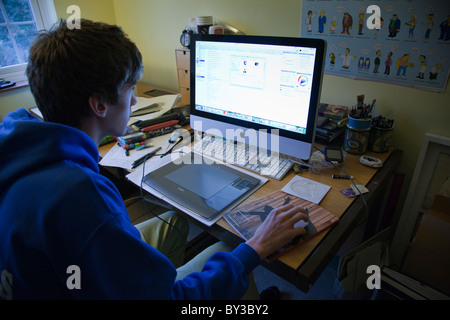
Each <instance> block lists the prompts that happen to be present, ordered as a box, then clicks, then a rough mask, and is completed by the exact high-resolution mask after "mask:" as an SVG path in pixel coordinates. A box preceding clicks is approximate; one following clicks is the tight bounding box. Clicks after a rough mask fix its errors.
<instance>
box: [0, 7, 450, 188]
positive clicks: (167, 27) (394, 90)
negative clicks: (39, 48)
mask: <svg viewBox="0 0 450 320" xmlns="http://www.w3.org/2000/svg"><path fill="white" fill-rule="evenodd" d="M423 1H425V0H423ZM70 4H77V5H79V6H80V8H81V13H82V16H83V17H86V18H90V19H94V20H102V21H105V22H109V23H117V24H118V25H121V26H122V27H123V29H124V30H125V31H126V32H127V33H128V34H129V36H130V37H131V39H133V41H135V42H136V43H137V45H138V47H139V48H140V50H141V52H142V54H143V59H144V75H143V79H142V81H143V82H146V83H149V84H152V85H156V86H160V87H165V88H168V89H175V90H176V89H177V74H176V66H175V52H174V49H175V48H179V47H180V46H181V45H180V43H179V37H180V35H181V31H182V30H183V29H184V27H185V25H186V24H187V23H188V21H189V18H190V17H196V16H199V15H212V16H214V17H215V18H216V19H219V20H222V21H224V22H227V23H229V24H231V25H233V26H234V27H236V28H238V29H240V30H242V31H243V32H245V33H246V34H254V35H273V36H292V37H297V36H298V35H299V34H300V25H301V23H300V13H301V0H277V1H273V0H227V1H223V0H96V1H90V0H81V1H80V0H79V1H76V0H55V7H56V10H57V14H58V17H66V18H67V17H68V16H69V15H68V14H67V13H66V12H65V11H66V8H67V6H68V5H70ZM17 91H19V90H17ZM359 94H365V95H366V99H367V101H371V100H372V99H377V107H376V109H375V113H381V114H383V115H385V116H388V117H392V118H394V119H395V132H394V146H395V147H396V148H399V149H402V150H403V151H404V158H403V164H402V166H401V170H402V171H403V172H405V173H406V174H407V178H406V179H407V180H406V182H405V187H404V192H405V191H406V190H407V187H408V183H409V180H410V179H411V177H412V173H413V171H414V167H415V163H416V160H417V157H418V154H419V150H420V146H421V143H422V139H423V136H424V134H425V133H426V132H432V133H435V134H441V135H445V136H450V126H449V125H448V122H449V121H450V90H449V88H448V86H447V89H446V91H445V93H433V92H428V91H423V90H417V89H411V88H407V87H402V86H397V85H392V84H383V83H377V82H370V81H356V80H351V79H346V78H342V77H336V76H329V75H325V76H324V80H323V86H322V95H321V101H322V102H328V103H335V104H343V105H348V106H351V105H354V104H355V102H356V96H357V95H359ZM5 101H6V102H7V104H8V108H15V107H19V106H22V105H24V104H29V101H30V95H29V92H27V91H26V90H21V91H19V92H17V93H13V94H10V95H9V96H7V97H6V98H5V96H4V94H1V95H0V106H1V107H0V117H1V116H2V115H4V111H3V110H4V109H5V108H4V107H3V106H4V104H5Z"/></svg>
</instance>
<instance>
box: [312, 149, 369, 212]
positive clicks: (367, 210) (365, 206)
mask: <svg viewBox="0 0 450 320" xmlns="http://www.w3.org/2000/svg"><path fill="white" fill-rule="evenodd" d="M314 148H316V149H317V150H319V151H320V152H322V150H321V149H319V148H317V147H316V146H314ZM327 163H330V164H331V165H332V166H333V167H335V168H337V169H338V170H340V171H342V173H344V174H345V175H347V176H348V177H349V179H350V181H351V182H352V185H353V186H354V187H355V189H356V190H357V191H358V192H359V195H360V196H361V199H362V201H363V203H364V208H365V209H366V214H367V216H369V208H368V206H367V202H366V199H365V198H364V196H363V194H362V192H361V191H360V190H359V189H358V186H357V185H356V184H355V182H354V181H353V179H352V178H351V175H349V174H348V173H347V171H345V170H344V168H341V167H338V166H337V165H335V164H334V163H333V162H327Z"/></svg>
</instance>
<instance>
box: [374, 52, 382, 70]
mask: <svg viewBox="0 0 450 320" xmlns="http://www.w3.org/2000/svg"><path fill="white" fill-rule="evenodd" d="M376 55H377V56H376V57H375V59H374V60H373V63H374V65H375V67H374V68H373V73H378V68H379V67H380V64H381V59H380V57H381V51H380V50H377V52H376Z"/></svg>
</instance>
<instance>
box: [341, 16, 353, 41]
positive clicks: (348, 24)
mask: <svg viewBox="0 0 450 320" xmlns="http://www.w3.org/2000/svg"><path fill="white" fill-rule="evenodd" d="M352 26H353V18H352V16H351V15H350V14H349V13H348V12H344V17H343V18H342V32H341V33H347V34H348V35H350V32H349V29H351V28H352Z"/></svg>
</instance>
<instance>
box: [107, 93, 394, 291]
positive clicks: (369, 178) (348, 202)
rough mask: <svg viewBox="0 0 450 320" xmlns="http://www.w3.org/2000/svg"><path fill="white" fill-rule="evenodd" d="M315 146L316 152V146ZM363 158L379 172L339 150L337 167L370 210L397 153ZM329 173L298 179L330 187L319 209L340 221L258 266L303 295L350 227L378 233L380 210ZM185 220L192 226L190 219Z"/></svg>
mask: <svg viewBox="0 0 450 320" xmlns="http://www.w3.org/2000/svg"><path fill="white" fill-rule="evenodd" d="M153 88H154V87H152V86H149V85H145V84H138V95H142V93H143V92H145V91H148V90H150V89H153ZM166 91H167V90H166ZM112 145H113V144H108V145H105V146H102V147H100V148H99V152H100V156H103V155H105V154H106V153H107V152H108V151H109V150H110V149H111V147H112ZM317 147H318V148H322V146H320V145H318V146H317ZM366 155H371V156H373V157H376V158H379V159H381V160H382V161H383V162H384V165H383V167H382V168H379V169H374V168H369V167H366V166H364V165H362V164H361V163H360V162H359V159H360V156H357V155H351V154H348V153H346V152H344V163H343V165H342V167H343V168H344V169H345V171H346V172H347V173H348V174H349V175H352V176H354V177H355V178H354V181H355V183H361V184H363V185H365V186H366V187H367V188H368V189H369V193H366V194H364V199H365V200H366V203H367V205H368V207H369V208H370V207H371V205H372V204H373V203H375V202H378V200H380V198H383V197H384V196H385V194H386V191H387V190H389V186H390V183H391V178H392V176H393V173H394V172H395V170H396V168H397V167H398V166H399V164H400V161H401V157H402V151H400V150H390V151H389V152H387V153H384V154H377V153H370V152H368V153H366ZM332 174H342V172H340V170H338V169H336V168H331V169H323V170H322V172H321V174H314V173H310V172H303V173H301V174H300V175H301V176H302V177H305V178H308V179H311V180H315V181H317V182H320V183H323V184H326V185H329V186H331V189H330V190H329V192H328V193H327V195H326V196H325V198H324V199H323V200H322V201H321V202H320V204H319V205H320V206H321V207H323V208H325V209H327V210H328V211H330V212H332V213H333V214H335V215H336V216H338V217H339V218H340V221H339V222H338V223H337V224H336V225H335V226H333V227H332V228H331V229H329V230H327V231H325V232H322V233H321V234H319V235H317V236H316V237H314V238H312V239H310V240H308V241H307V242H305V243H303V244H302V245H300V246H299V247H297V248H295V249H294V250H292V251H290V252H289V253H288V254H286V255H284V256H282V257H280V258H279V259H278V260H276V261H274V262H272V263H266V262H263V265H264V266H265V267H266V268H268V269H269V270H271V271H273V272H274V273H276V274H277V275H279V276H281V277H282V278H284V279H286V280H288V281H289V282H291V283H293V284H295V285H296V286H297V287H298V288H299V289H301V290H302V291H304V292H307V291H308V290H309V288H310V287H311V286H312V285H313V284H314V282H315V281H316V280H317V278H318V277H319V276H320V274H321V273H322V271H323V270H324V269H325V267H326V266H327V265H328V263H329V262H330V261H331V259H332V258H333V257H334V256H335V255H336V253H337V251H338V250H339V248H340V247H341V246H342V244H343V243H344V242H345V240H346V239H347V238H348V236H349V235H350V233H351V232H352V231H353V229H354V228H355V226H357V225H358V224H359V223H361V221H362V220H367V221H369V224H370V225H368V226H367V227H366V236H367V237H370V236H371V235H374V234H375V233H376V232H377V231H378V230H377V228H376V226H377V225H378V222H379V220H380V218H381V214H380V212H382V210H380V208H379V207H376V210H372V211H375V212H370V210H365V205H364V202H363V200H362V199H361V197H356V198H348V197H346V196H344V195H343V194H342V193H341V192H340V191H341V190H342V189H346V188H349V186H350V183H351V182H350V180H346V179H332V178H331V175H332ZM294 176H295V173H294V172H293V171H292V170H291V171H290V172H289V173H288V174H287V175H286V176H285V177H284V178H283V180H281V181H278V180H275V179H269V181H268V182H267V183H266V184H265V185H264V186H263V187H261V188H260V189H259V190H257V191H256V192H255V193H254V194H252V195H251V196H250V197H249V198H247V199H246V200H245V201H244V202H243V203H242V204H245V203H248V202H251V201H253V200H256V199H258V198H261V197H264V196H266V195H268V194H270V193H272V192H275V191H278V190H280V189H282V188H283V187H284V186H285V185H286V184H287V183H288V182H289V181H290V180H291V179H292V178H293V177H294ZM190 220H191V221H194V222H196V221H195V220H194V219H190ZM201 227H203V228H204V229H205V230H206V231H207V232H209V233H210V234H212V235H213V236H214V237H216V238H218V239H220V240H223V241H224V242H226V243H228V244H230V245H233V246H237V245H238V244H239V243H240V242H243V241H244V240H243V239H242V238H241V237H240V236H239V235H238V234H237V233H236V231H235V230H234V229H233V228H232V227H231V226H230V225H229V224H228V223H227V222H226V221H225V219H224V218H222V219H220V220H219V221H218V222H217V223H216V224H214V225H213V226H211V227H206V226H204V225H201Z"/></svg>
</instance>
